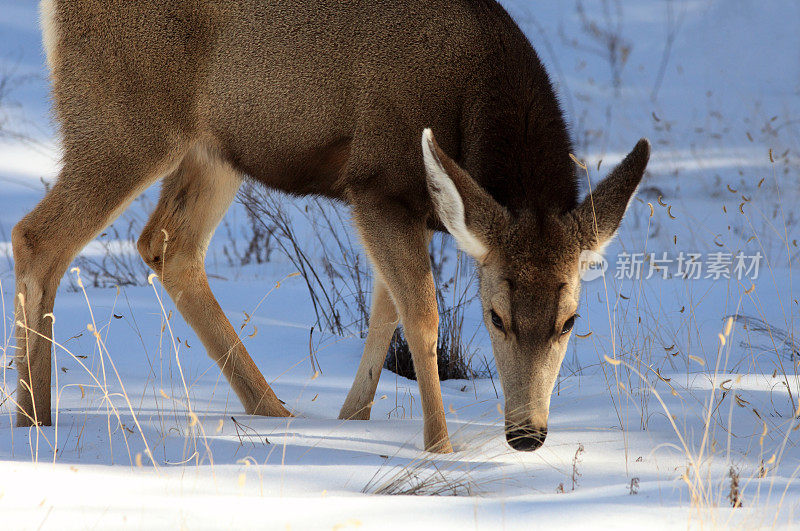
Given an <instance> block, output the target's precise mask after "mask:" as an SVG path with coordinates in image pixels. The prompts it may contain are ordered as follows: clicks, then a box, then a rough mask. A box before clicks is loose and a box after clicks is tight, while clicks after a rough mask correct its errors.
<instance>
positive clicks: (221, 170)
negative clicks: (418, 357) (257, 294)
mask: <svg viewBox="0 0 800 531" xmlns="http://www.w3.org/2000/svg"><path fill="white" fill-rule="evenodd" d="M241 182H242V181H241V177H240V176H239V175H238V174H237V173H236V172H235V171H234V170H233V169H232V168H231V167H230V166H229V165H228V164H227V163H225V162H223V161H222V160H221V159H219V158H218V157H216V156H215V155H214V154H212V153H209V152H206V151H204V150H202V149H200V148H197V149H195V150H193V151H191V152H190V153H189V154H188V155H187V156H186V158H185V159H184V160H183V161H182V162H181V164H180V166H179V167H178V169H177V170H176V171H175V173H173V174H172V175H170V176H169V177H167V178H166V179H165V180H164V187H163V189H162V192H161V198H160V199H159V203H158V205H157V206H156V209H155V211H154V212H153V214H152V216H151V217H150V220H149V221H148V223H147V226H146V227H145V229H144V231H143V232H142V235H141V237H140V238H139V253H140V254H141V255H142V258H144V261H145V262H147V264H148V265H149V266H150V267H151V268H152V269H153V270H154V271H155V272H156V274H157V275H158V276H159V278H160V280H161V283H162V284H163V285H164V287H165V288H166V290H167V292H168V293H169V295H170V297H171V298H172V300H173V301H174V302H175V305H176V306H177V308H178V310H179V311H180V312H181V315H182V316H183V318H184V319H185V320H186V322H187V323H189V325H190V326H191V327H192V328H193V329H194V330H195V332H196V333H197V335H198V336H199V337H200V340H201V341H202V342H203V345H204V346H205V348H206V351H207V352H208V355H209V356H210V357H211V358H212V359H213V360H214V361H216V362H217V365H219V367H220V369H221V370H222V373H223V374H224V375H225V377H226V378H227V379H228V382H230V384H231V387H232V388H233V390H234V392H235V393H236V395H237V396H238V397H239V400H240V401H241V402H242V405H243V406H244V409H245V411H246V412H247V414H249V415H262V416H267V417H288V416H291V414H290V413H289V412H288V411H287V410H286V408H285V407H283V404H282V403H281V401H280V400H278V397H277V396H275V393H274V392H273V391H272V389H271V388H270V386H269V385H268V384H267V381H266V380H265V379H264V376H263V375H262V374H261V372H260V371H259V370H258V367H256V364H255V363H254V362H253V360H252V358H251V357H250V355H249V354H248V353H247V350H246V349H245V348H244V345H242V341H241V339H240V338H239V336H238V334H237V333H236V330H234V328H233V326H232V325H231V323H230V321H229V320H228V318H227V317H226V316H225V313H224V312H223V311H222V308H221V307H220V305H219V303H218V302H217V300H216V298H215V297H214V294H213V293H212V292H211V288H210V287H209V285H208V278H207V277H206V270H205V265H204V261H205V256H206V250H207V249H208V244H209V242H210V240H211V236H212V234H213V233H214V230H215V229H216V228H217V225H218V224H219V222H220V221H221V220H222V218H223V216H224V215H225V212H226V211H227V210H228V207H229V206H230V204H231V202H232V201H233V199H234V198H235V196H236V192H237V191H238V190H239V186H240V185H241Z"/></svg>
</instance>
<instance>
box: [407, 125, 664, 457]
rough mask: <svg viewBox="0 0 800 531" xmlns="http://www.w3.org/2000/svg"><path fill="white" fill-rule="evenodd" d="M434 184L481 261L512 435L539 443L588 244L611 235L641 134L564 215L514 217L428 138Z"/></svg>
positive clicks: (641, 147)
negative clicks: (626, 151) (620, 160)
mask: <svg viewBox="0 0 800 531" xmlns="http://www.w3.org/2000/svg"><path fill="white" fill-rule="evenodd" d="M422 151H423V155H424V162H425V170H426V176H427V184H428V190H429V192H430V195H431V198H432V201H433V205H434V208H435V211H436V214H437V216H438V217H439V220H440V221H441V223H442V224H443V225H444V226H445V228H447V230H448V232H450V234H452V235H453V237H454V238H455V239H456V242H457V243H458V245H459V247H460V248H461V249H462V250H464V251H465V252H466V253H468V254H469V255H471V256H472V257H473V258H474V259H475V260H476V262H477V271H478V277H479V279H480V296H481V302H482V305H483V317H484V322H485V324H486V327H487V328H488V330H489V335H490V337H491V340H492V347H493V350H494V356H495V361H496V364H497V369H498V372H499V374H500V379H501V381H502V386H503V394H504V396H505V421H506V439H507V440H508V443H509V444H510V445H511V446H512V447H513V448H515V449H517V450H525V451H531V450H535V449H537V448H539V447H540V446H541V445H542V443H543V442H544V439H545V437H546V435H547V419H548V413H549V409H550V396H551V393H552V391H553V386H554V385H555V381H556V377H557V376H558V371H559V369H560V367H561V362H562V361H563V359H564V354H565V352H566V349H567V343H568V341H569V338H570V335H571V334H572V329H573V326H574V324H575V318H576V312H577V309H578V298H579V294H580V276H581V271H580V264H579V261H580V255H581V252H582V251H585V250H591V251H595V252H600V253H601V252H602V250H603V249H604V248H605V246H606V245H607V244H608V242H609V241H610V240H611V239H612V238H613V237H614V235H615V234H616V232H617V229H618V228H619V225H620V223H621V221H622V217H623V216H624V214H625V210H626V209H627V207H628V204H629V203H630V200H631V198H632V197H633V194H634V192H635V191H636V188H637V186H638V185H639V182H640V181H641V178H642V175H643V174H644V170H645V167H646V166H647V161H648V159H649V155H650V144H649V143H648V142H647V140H640V141H639V143H638V144H636V147H635V148H634V149H633V151H632V152H631V153H630V154H629V155H628V156H627V157H626V158H625V160H623V161H622V162H621V163H620V164H619V166H617V167H616V168H615V169H614V170H613V171H612V172H611V174H610V175H609V177H608V178H606V179H605V180H604V181H603V182H602V183H601V184H600V185H599V186H598V187H597V188H596V189H595V190H594V192H593V193H592V194H591V195H590V196H588V197H587V198H586V199H585V200H584V201H583V203H581V204H580V205H578V206H577V207H576V208H575V209H574V210H573V211H571V212H567V213H563V214H562V213H541V212H538V213H527V212H526V213H523V214H519V215H512V214H511V213H510V212H509V211H508V210H506V209H505V208H504V207H503V206H502V205H500V204H499V203H498V202H497V201H495V200H494V199H493V198H492V197H491V196H490V195H489V194H488V193H487V192H486V191H485V190H484V189H483V188H481V186H480V185H479V184H478V183H477V182H476V181H475V180H473V179H472V177H470V175H469V174H468V173H467V172H466V171H465V170H464V169H463V168H461V167H459V165H458V164H457V163H456V162H455V161H453V160H452V159H451V158H450V157H448V156H447V154H445V153H444V152H443V151H442V149H441V148H440V147H439V146H438V144H437V143H436V140H435V139H434V137H433V133H432V132H431V131H430V129H427V130H425V132H424V133H423V137H422Z"/></svg>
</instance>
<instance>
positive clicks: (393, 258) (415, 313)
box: [353, 197, 453, 453]
mask: <svg viewBox="0 0 800 531" xmlns="http://www.w3.org/2000/svg"><path fill="white" fill-rule="evenodd" d="M353 207H354V208H353V213H354V218H355V221H356V225H357V226H358V229H359V231H360V233H361V237H362V239H363V241H364V244H365V247H366V249H367V253H368V254H369V257H370V259H371V260H372V263H373V265H374V266H375V268H376V269H377V270H378V271H379V273H380V276H381V277H382V278H383V280H384V281H385V282H386V285H387V287H388V288H389V291H390V292H391V294H392V299H393V300H394V302H395V305H396V306H397V311H398V313H399V314H400V319H401V321H402V323H403V330H404V332H405V336H406V340H407V341H408V346H409V348H410V349H411V356H412V359H413V360H414V371H415V372H416V375H417V384H418V385H419V391H420V396H421V398H422V412H423V417H424V426H425V428H424V439H425V449H426V450H428V451H429V452H437V453H449V452H452V451H453V450H452V447H451V446H450V439H449V437H448V435H447V424H446V422H445V415H444V406H443V404H442V391H441V387H440V384H439V371H438V368H437V360H436V347H437V340H438V329H439V313H438V308H437V305H436V288H435V286H434V283H433V275H432V273H431V267H430V258H429V257H428V245H427V243H428V241H429V238H428V231H427V229H426V227H425V223H424V220H421V219H420V217H419V216H417V215H414V214H412V213H410V212H408V211H406V210H405V208H403V207H402V206H400V205H398V204H396V203H393V202H392V203H386V202H385V201H382V200H379V199H375V198H365V197H355V198H354V200H353Z"/></svg>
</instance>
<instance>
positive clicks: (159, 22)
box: [12, 0, 649, 452]
mask: <svg viewBox="0 0 800 531" xmlns="http://www.w3.org/2000/svg"><path fill="white" fill-rule="evenodd" d="M41 11H42V22H43V29H44V44H45V48H46V52H47V58H48V63H49V66H50V69H51V77H52V85H53V100H54V107H55V113H56V116H57V120H58V123H59V124H60V132H61V138H62V143H63V160H62V163H63V167H62V169H61V173H60V176H59V178H58V180H57V182H56V183H55V184H54V186H53V187H52V190H50V191H49V192H48V194H47V195H46V197H45V198H44V199H43V200H42V202H41V203H40V204H39V205H38V206H37V207H36V208H35V209H34V210H33V211H32V212H31V213H30V214H28V215H27V216H26V217H25V218H24V219H23V220H22V221H20V222H19V224H17V225H16V226H15V227H14V231H13V235H12V236H13V248H14V257H15V261H16V262H15V268H16V283H17V284H16V293H17V297H16V320H17V322H18V326H17V332H16V334H17V348H18V357H17V369H18V371H19V386H18V389H17V394H16V401H17V405H18V415H17V424H18V425H19V426H29V425H33V424H43V425H49V424H50V422H51V417H50V371H51V361H50V355H51V347H52V344H51V339H50V334H51V327H50V326H49V320H48V318H47V314H49V313H50V312H52V310H53V303H54V299H55V295H56V289H57V287H58V284H59V281H60V279H61V277H62V276H63V274H64V272H65V271H66V269H67V267H68V265H69V263H70V261H71V260H72V259H73V257H74V256H75V255H76V254H77V253H78V252H79V251H80V250H81V248H82V247H83V246H84V245H86V243H87V242H89V241H90V240H91V239H92V238H93V237H95V236H96V235H97V234H98V233H99V232H100V231H101V230H103V228H104V227H106V226H107V225H108V224H109V223H111V222H112V221H113V220H114V219H115V218H116V217H117V216H118V215H119V214H120V213H121V212H122V211H123V210H124V209H125V208H126V206H127V205H128V204H129V203H130V202H131V201H132V200H133V199H134V198H135V197H136V196H137V195H138V194H140V193H141V192H142V191H144V190H145V189H146V188H148V187H149V186H150V185H152V184H153V183H155V182H156V181H158V180H159V179H163V187H162V191H161V198H160V201H159V203H158V206H157V207H156V210H155V212H154V213H153V215H152V217H151V219H150V221H149V223H148V224H147V227H146V228H145V229H144V231H143V234H142V235H141V239H140V240H139V251H140V252H141V255H142V257H143V258H144V260H145V261H146V262H147V264H149V265H150V266H151V267H152V268H153V270H154V271H155V272H156V273H157V274H158V275H159V277H160V279H161V282H162V283H163V285H164V286H165V288H166V290H167V291H168V292H169V294H170V296H171V297H172V299H173V301H174V302H175V304H176V305H177V307H178V309H179V310H180V312H181V314H182V315H183V317H184V318H185V319H186V321H187V322H188V323H189V324H190V325H191V326H192V327H193V328H194V330H195V331H196V332H197V334H198V336H199V337H200V338H201V340H202V342H203V344H204V346H205V347H206V349H207V351H208V354H209V355H210V356H211V357H212V358H213V359H214V360H216V362H217V363H218V364H219V367H220V368H221V370H222V372H223V373H224V374H225V376H226V377H227V379H228V380H229V381H230V384H231V386H232V387H233V389H234V390H235V392H236V394H237V395H238V397H239V399H240V400H241V402H242V404H243V405H244V409H245V411H246V412H247V413H249V414H254V415H266V416H289V415H290V413H289V411H287V410H286V408H285V407H284V406H283V404H282V402H281V401H280V400H278V398H277V397H276V396H275V394H274V393H273V392H272V389H270V387H269V385H267V382H266V381H265V379H264V377H263V376H262V375H261V373H260V372H259V370H258V369H257V367H256V365H255V364H254V363H253V360H252V359H251V358H250V356H249V355H248V353H247V351H246V350H245V348H244V347H243V346H242V343H241V341H240V339H239V337H238V336H237V334H236V331H235V330H234V328H233V327H232V326H231V324H230V323H229V322H228V319H227V318H226V317H225V315H224V313H223V312H222V309H221V308H220V306H219V304H218V303H217V301H216V300H215V298H214V295H213V294H212V293H211V291H210V289H209V286H208V282H207V279H206V274H205V269H204V257H205V253H206V249H207V246H208V243H209V240H210V238H211V236H212V233H213V232H214V230H215V228H216V226H217V224H218V223H219V222H220V219H221V218H222V217H223V215H224V214H225V211H226V210H227V209H228V207H229V205H230V203H231V202H232V200H233V199H234V196H235V195H236V193H237V190H238V188H239V185H240V184H241V182H242V179H244V178H250V179H253V180H255V181H257V182H259V183H261V184H263V185H264V186H268V187H270V188H273V189H277V190H283V191H285V192H289V193H291V194H297V195H304V194H318V195H322V196H327V197H330V198H334V199H338V200H342V201H346V202H347V203H348V204H349V205H350V206H351V207H352V212H353V217H354V220H355V223H356V225H357V227H358V230H359V232H360V236H361V238H362V240H363V244H364V246H365V248H366V250H367V253H368V255H369V257H370V260H371V262H372V264H373V266H374V270H375V279H376V280H375V290H374V293H373V298H372V312H371V317H370V325H369V333H368V337H367V340H366V346H365V349H364V354H363V357H362V359H361V364H360V366H359V368H358V373H357V375H356V378H355V383H354V384H353V387H352V389H351V391H350V393H349V395H348V396H347V400H346V402H345V404H344V407H343V408H342V411H341V415H340V417H341V418H343V419H368V418H369V415H370V408H371V405H372V401H373V399H374V394H375V391H376V386H377V383H378V378H379V376H380V372H381V366H382V364H383V360H384V357H385V354H386V351H387V346H388V344H389V341H390V338H391V336H392V334H393V331H394V329H395V327H396V326H397V325H398V323H399V322H402V323H403V326H404V329H405V333H406V337H407V340H408V343H409V346H410V349H411V352H412V356H413V360H414V367H415V369H416V374H417V378H418V383H419V388H420V394H421V397H422V407H423V411H424V442H425V448H426V449H427V450H429V451H434V452H449V451H451V445H450V442H449V438H448V434H447V427H446V425H445V414H444V408H443V405H442V397H441V391H440V387H439V379H438V374H437V367H436V344H437V327H438V321H439V317H438V312H437V307H436V297H435V291H434V290H435V287H434V282H433V277H432V275H431V270H430V264H429V260H428V254H427V245H428V242H429V240H430V236H431V234H432V231H436V230H439V231H444V230H446V231H447V232H449V233H450V234H452V235H453V236H454V237H455V239H456V240H457V242H458V244H459V246H460V247H461V248H462V249H463V250H464V251H465V252H467V253H468V254H470V255H471V256H472V257H473V258H474V259H475V261H476V263H477V270H478V274H479V277H480V295H481V299H482V303H483V308H484V316H485V322H486V326H487V327H488V329H489V333H490V336H491V340H492V344H493V348H494V352H495V357H496V361H497V368H498V370H499V374H500V377H501V380H502V385H503V392H504V394H505V401H506V407H505V414H506V437H507V439H508V442H509V443H510V444H511V446H512V447H514V448H516V449H520V450H533V449H536V448H538V447H539V446H540V445H541V444H542V442H543V441H544V438H545V435H546V433H547V418H548V410H549V403H550V394H551V392H552V389H553V386H554V381H555V378H556V375H557V373H558V371H559V367H560V365H561V361H562V359H563V356H564V352H565V349H566V346H567V341H568V339H569V336H570V331H571V330H572V327H573V323H574V321H575V311H576V307H577V305H578V293H579V289H580V278H579V277H580V273H579V264H578V262H579V255H580V253H581V251H582V250H584V249H594V250H597V249H601V248H602V247H603V246H604V245H605V244H606V243H607V242H608V241H609V239H610V238H612V236H613V235H614V233H615V232H616V230H617V228H618V226H619V224H620V221H621V219H622V217H623V215H624V213H625V209H626V207H627V205H628V203H629V201H630V199H631V197H632V194H633V193H634V191H635V189H636V187H637V185H638V183H639V181H640V179H641V177H642V174H643V173H644V170H645V166H646V165H647V161H648V156H649V144H648V143H647V142H646V141H644V140H643V141H641V142H639V144H637V146H636V148H635V149H634V150H633V152H632V153H631V154H630V155H629V156H628V157H627V158H626V159H625V160H624V161H623V162H622V163H621V164H620V165H619V166H618V167H617V168H616V169H615V170H614V171H613V172H612V173H611V176H610V177H609V178H608V179H606V180H605V181H604V182H602V183H601V184H600V185H599V186H598V187H597V188H596V189H595V190H594V193H593V194H592V195H590V196H589V197H588V198H587V199H586V200H584V201H583V202H582V203H579V201H578V177H577V172H576V168H575V166H574V164H573V162H572V161H571V159H570V150H571V143H570V138H569V134H568V131H567V127H566V125H565V122H564V119H563V116H562V112H561V110H560V108H559V104H558V102H557V99H556V97H555V94H554V90H553V88H552V86H551V84H550V81H549V79H548V76H547V73H546V72H545V69H544V68H543V66H542V64H541V63H540V61H539V59H538V57H537V55H536V53H535V51H534V50H533V48H532V46H531V45H530V43H529V42H528V40H527V39H526V37H525V36H524V34H523V33H522V32H521V30H520V29H519V28H518V27H517V26H516V24H515V23H514V22H513V21H512V19H511V17H510V16H509V15H508V14H507V13H506V12H505V11H504V10H503V8H502V7H500V5H499V4H497V3H496V2H495V1H494V0H370V1H359V0H317V1H302V0H287V1H281V2H270V1H266V0H148V1H146V2H145V1H141V2H131V1H130V0H43V2H42V4H41ZM431 131H436V135H437V136H436V140H434V136H433V133H432V132H431ZM420 138H421V139H422V148H421V149H420Z"/></svg>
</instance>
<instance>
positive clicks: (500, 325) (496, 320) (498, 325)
mask: <svg viewBox="0 0 800 531" xmlns="http://www.w3.org/2000/svg"><path fill="white" fill-rule="evenodd" d="M490 315H491V317H492V324H493V325H494V327H495V328H497V329H498V330H500V331H501V332H502V331H503V330H504V328H503V320H502V319H500V316H499V315H497V312H495V311H494V310H492V311H491V314H490Z"/></svg>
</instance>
